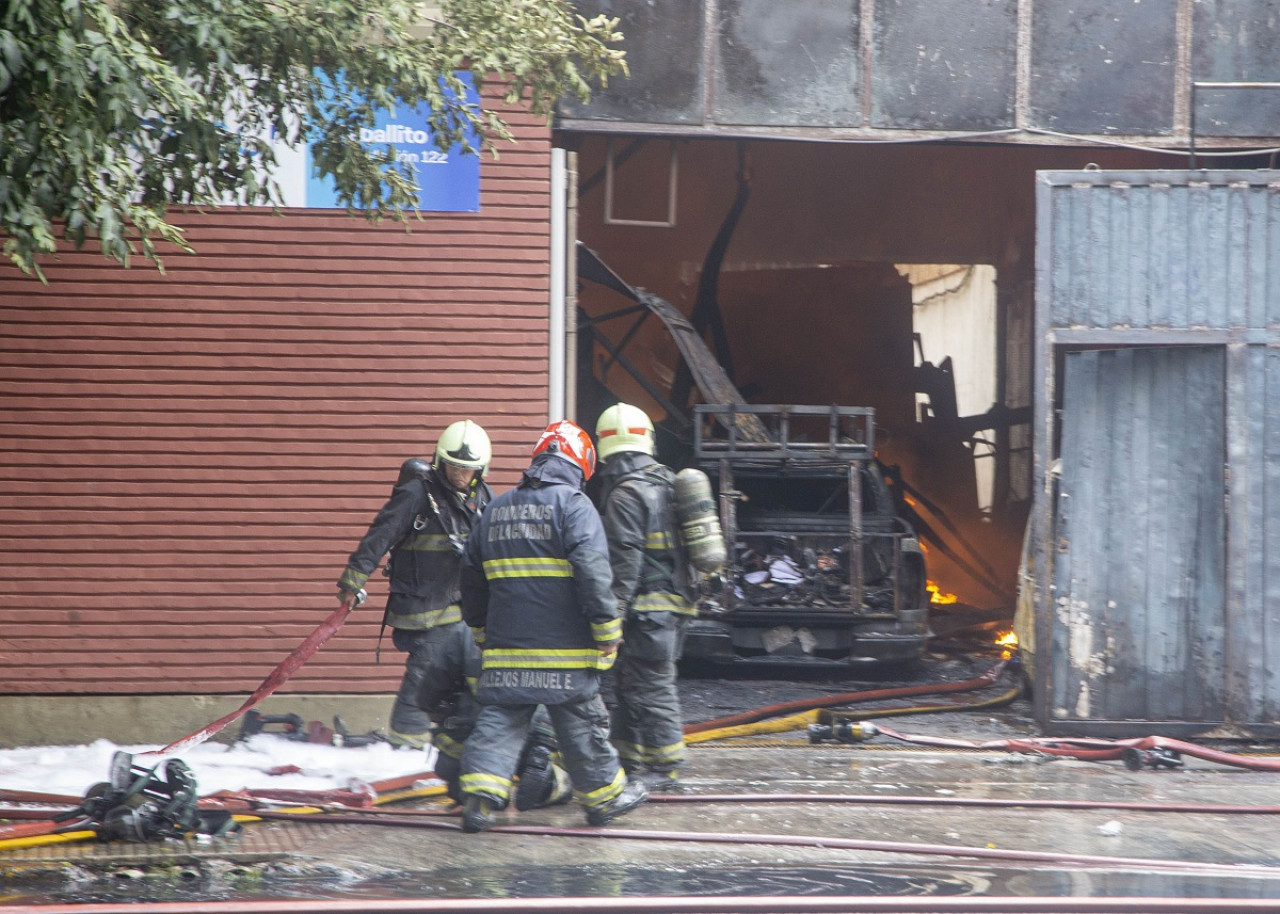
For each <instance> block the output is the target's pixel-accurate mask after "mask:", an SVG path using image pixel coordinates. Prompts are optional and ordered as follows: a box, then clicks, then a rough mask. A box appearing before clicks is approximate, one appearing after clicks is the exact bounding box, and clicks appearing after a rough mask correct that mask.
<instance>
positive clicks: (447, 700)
mask: <svg viewBox="0 0 1280 914" xmlns="http://www.w3.org/2000/svg"><path fill="white" fill-rule="evenodd" d="M441 647H442V650H441V651H440V653H439V654H437V655H436V657H435V662H434V663H433V664H432V665H431V667H430V669H428V670H427V673H426V675H425V676H424V677H423V679H422V682H421V684H420V685H419V688H418V705H419V707H421V708H422V709H423V710H424V711H426V712H427V714H428V715H430V717H431V720H432V722H433V723H434V724H435V730H434V731H433V733H432V737H431V742H432V745H434V746H435V748H436V752H437V756H436V762H435V773H436V776H437V777H439V778H440V779H441V780H442V781H444V782H445V788H446V791H447V793H448V795H449V797H450V799H452V800H453V801H454V802H455V803H461V802H462V790H461V785H460V782H459V778H460V776H461V774H462V751H463V747H464V746H465V744H466V741H467V737H469V736H470V735H471V731H472V730H473V729H474V728H475V723H476V716H477V714H478V712H479V710H480V708H479V705H477V704H476V700H475V688H476V683H477V681H478V680H479V678H480V665H481V654H480V648H479V646H478V645H477V644H476V642H475V639H474V638H473V637H472V635H471V630H470V629H469V628H467V627H466V626H465V625H453V626H450V632H449V635H448V638H447V640H446V641H445V642H444V643H443V644H442V645H441ZM555 758H556V740H555V731H554V730H553V729H552V727H551V718H550V717H549V716H548V715H547V711H546V709H545V708H539V709H538V712H537V713H536V714H535V715H534V720H533V726H532V727H531V728H530V732H529V736H528V739H527V740H526V742H525V747H524V751H523V752H522V753H521V755H520V763H519V766H518V772H519V774H518V777H517V781H516V795H515V805H516V809H535V808H537V807H540V806H553V805H555V804H557V803H566V802H568V801H569V800H570V799H571V798H572V796H573V790H572V787H571V785H570V783H569V775H568V774H567V773H566V772H565V770H564V768H562V767H561V766H560V765H558V764H556V762H555Z"/></svg>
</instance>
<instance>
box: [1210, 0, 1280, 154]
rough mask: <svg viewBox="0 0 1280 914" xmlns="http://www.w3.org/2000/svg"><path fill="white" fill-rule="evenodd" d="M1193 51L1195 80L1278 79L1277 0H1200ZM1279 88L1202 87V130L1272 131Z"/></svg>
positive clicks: (1278, 119)
mask: <svg viewBox="0 0 1280 914" xmlns="http://www.w3.org/2000/svg"><path fill="white" fill-rule="evenodd" d="M1194 23H1195V24H1194V26H1193V29H1194V32H1193V35H1194V36H1195V37H1194V40H1193V44H1192V52H1191V73H1192V78H1193V79H1194V80H1195V81H1197V82H1280V6H1277V5H1276V2H1275V0H1197V2H1196V4H1195V19H1194ZM1277 124H1280V89H1198V90H1197V91H1196V110H1195V126H1196V133H1197V134H1198V135H1202V136H1260V137H1266V136H1274V135H1275V133H1276V125H1277Z"/></svg>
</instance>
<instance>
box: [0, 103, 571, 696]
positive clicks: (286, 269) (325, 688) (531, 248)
mask: <svg viewBox="0 0 1280 914" xmlns="http://www.w3.org/2000/svg"><path fill="white" fill-rule="evenodd" d="M489 103H491V104H498V103H499V100H498V99H497V98H496V97H494V98H490V99H489ZM505 115H506V116H507V117H508V118H509V120H510V123H512V125H513V126H514V128H515V133H516V136H517V139H518V143H517V144H516V145H513V146H507V147H504V149H503V151H502V157H501V159H500V160H497V161H494V160H493V159H491V158H486V159H485V160H484V162H483V163H482V165H481V206H480V211H479V212H478V213H428V214H424V219H423V220H422V221H417V220H414V221H412V222H411V224H410V226H409V227H408V229H406V228H405V227H404V226H400V225H396V224H391V223H384V224H382V225H371V224H369V223H367V222H366V221H365V220H363V219H362V218H359V217H348V216H346V215H345V214H344V213H340V212H334V211H318V210H306V211H301V210H295V211H289V212H288V213H287V215H285V216H283V217H281V216H274V215H271V214H270V213H269V212H267V211H265V210H251V211H239V212H237V211H235V210H224V211H217V212H212V213H209V214H207V215H183V214H177V215H176V218H177V221H178V223H179V224H180V225H182V226H184V227H186V228H187V230H188V237H189V239H190V241H191V242H192V244H193V245H194V246H195V248H196V249H197V251H198V252H199V254H198V256H194V257H192V256H187V255H184V254H180V253H172V254H170V255H169V256H168V257H166V258H165V268H166V273H165V274H164V275H161V274H160V273H158V272H157V271H155V270H154V269H152V268H151V267H150V266H148V265H142V264H135V265H134V266H133V267H132V268H131V269H129V270H127V271H126V270H123V269H121V268H120V267H119V266H116V265H114V264H111V263H108V262H105V261H104V260H103V259H102V258H101V257H99V256H95V255H92V254H88V253H84V254H73V255H67V256H64V257H63V258H62V259H61V261H60V262H57V263H52V264H49V265H48V267H47V273H48V276H49V279H50V282H49V285H48V286H42V285H41V284H40V283H39V282H37V281H36V280H34V279H30V278H25V277H22V276H21V274H19V273H18V272H17V271H16V270H14V269H12V268H11V269H10V270H8V271H6V272H3V273H0V333H2V334H3V337H2V342H0V423H2V426H0V431H2V432H3V436H4V448H3V453H2V454H0V588H2V589H3V592H4V593H5V594H6V598H5V599H4V600H3V601H0V694H10V695H13V694H24V695H36V694H43V695H72V694H87V695H107V694H118V695H124V694H157V693H181V694H204V693H209V694H216V693H237V692H245V691H249V690H251V689H252V688H254V687H255V686H256V685H257V684H258V683H259V681H260V680H261V679H262V677H263V676H264V675H265V674H266V673H267V672H269V671H270V670H271V669H272V668H273V667H274V666H275V665H276V664H277V663H278V662H279V661H281V660H282V659H284V657H285V656H287V655H288V653H289V652H290V651H291V650H292V649H293V648H294V647H296V646H297V645H298V644H299V643H300V642H301V641H302V640H303V639H304V638H305V637H306V635H307V634H308V633H309V632H311V630H312V629H313V628H314V627H315V626H316V625H317V624H318V623H319V622H320V621H321V620H322V619H324V617H325V616H326V615H327V614H328V613H330V612H331V611H332V610H333V609H334V608H335V607H336V606H337V603H336V600H335V594H336V587H335V582H336V580H337V578H338V575H339V574H340V573H341V571H342V569H343V567H344V566H345V564H346V558H347V555H348V553H349V552H350V551H351V549H352V548H353V547H354V546H355V544H356V542H357V540H358V539H359V537H360V536H361V535H362V534H363V532H364V530H365V528H366V526H367V524H368V522H369V521H370V520H371V519H372V517H373V515H374V513H375V512H376V511H377V510H378V508H380V507H381V505H382V503H383V501H384V500H385V499H386V497H387V495H388V494H389V493H390V491H391V487H392V485H393V483H394V482H395V479H396V475H397V472H398V470H399V465H400V463H401V461H402V460H404V459H405V458H407V457H412V456H427V457H429V456H430V455H431V453H432V450H433V448H434V442H435V438H436V436H437V435H438V434H439V432H440V431H441V430H442V429H443V428H444V426H445V425H446V424H448V423H449V422H451V421H453V420H454V419H456V418H460V417H464V416H466V417H471V418H474V419H476V420H477V421H479V422H480V423H481V424H482V425H484V426H485V427H486V428H487V429H488V431H489V433H490V435H491V437H492V438H493V441H494V446H495V462H494V470H493V472H492V474H491V481H493V482H494V484H495V487H496V488H497V489H499V490H500V489H502V488H505V487H506V486H508V485H510V484H511V483H512V482H513V481H514V480H515V479H516V478H517V476H518V471H519V469H521V468H523V467H524V466H525V465H526V460H527V455H528V453H529V450H530V448H531V447H532V444H533V442H534V441H535V440H536V438H537V434H538V432H539V431H540V430H541V429H542V428H543V427H544V426H545V422H546V411H547V398H548V362H547V335H548V329H549V325H548V316H549V315H548V301H549V283H550V281H549V263H548V246H549V213H550V183H549V162H550V133H549V129H548V127H547V125H546V124H545V123H544V122H543V121H541V120H540V119H535V118H532V117H530V116H528V115H527V114H525V113H523V112H519V111H507V112H505ZM370 591H371V594H372V598H371V600H370V602H369V603H367V604H366V605H365V607H364V608H362V609H360V610H357V611H356V612H355V613H354V614H353V615H352V617H351V620H350V621H349V622H348V623H347V625H346V627H345V628H344V629H343V630H342V631H341V632H339V633H338V635H337V636H336V637H335V638H334V639H333V640H331V641H330V642H329V643H328V644H327V645H325V647H324V649H323V650H322V651H321V652H320V653H319V654H318V655H317V656H316V657H315V658H313V659H312V660H311V661H310V662H309V663H307V664H306V665H305V666H304V667H303V668H302V669H301V670H300V671H299V672H298V673H297V674H296V675H295V676H294V678H293V680H292V681H291V682H290V683H289V684H288V686H287V687H286V689H285V691H290V690H294V691H311V692H341V693H370V692H386V691H391V690H394V688H395V687H396V685H397V684H398V682H399V678H400V673H401V671H402V667H401V663H400V661H399V659H398V657H397V655H396V654H395V652H394V650H392V651H390V657H389V658H388V657H387V656H384V657H383V662H382V664H381V665H375V663H374V656H373V646H374V643H375V641H376V639H377V634H378V627H379V622H380V619H381V615H382V606H383V603H384V600H385V596H386V586H385V583H384V581H383V579H382V578H381V577H377V576H375V578H374V579H373V580H371V582H370ZM389 646H390V645H389V638H388V639H387V642H386V643H385V644H384V647H388V648H389Z"/></svg>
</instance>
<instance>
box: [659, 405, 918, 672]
mask: <svg viewBox="0 0 1280 914" xmlns="http://www.w3.org/2000/svg"><path fill="white" fill-rule="evenodd" d="M694 412H695V417H696V422H695V423H694V460H695V461H696V462H697V464H698V465H699V466H700V467H701V468H702V469H703V470H704V471H705V472H706V473H707V475H708V476H709V477H711V480H712V483H713V486H714V487H715V489H716V492H717V496H718V500H719V506H720V520H721V525H722V526H723V528H724V535H725V540H726V551H727V553H728V556H729V562H728V565H727V567H726V569H725V573H724V576H723V577H724V586H723V587H722V589H721V590H720V591H719V592H718V593H714V594H711V595H708V596H706V597H704V598H703V599H702V600H701V601H700V602H699V612H698V617H697V619H696V620H695V621H694V622H693V623H692V624H691V626H690V628H689V631H688V634H687V638H686V642H685V651H684V657H685V659H686V660H706V661H714V662H733V663H757V664H761V663H764V664H783V665H792V664H803V665H815V664H816V665H831V666H839V667H849V666H867V665H876V664H884V663H896V662H907V661H911V660H914V659H917V658H918V657H919V656H920V655H921V652H922V651H923V648H924V643H925V639H926V636H927V617H928V606H929V600H928V591H927V589H926V576H925V566H924V554H923V552H922V550H921V548H920V543H919V541H918V540H917V539H916V536H915V534H914V531H913V530H912V529H911V527H910V526H909V525H908V524H907V523H906V522H905V521H904V520H902V519H901V518H900V517H898V516H897V513H896V511H895V509H894V503H893V499H892V496H891V494H890V492H889V490H888V487H887V486H886V485H885V482H884V479H883V477H882V476H881V474H880V471H879V467H878V465H877V464H876V461H875V439H874V434H875V432H874V411H873V410H871V409H867V408H862V407H849V406H798V405H744V404H723V405H701V406H697V407H695V411H694ZM744 429H745V430H746V433H745V434H744ZM761 430H763V432H764V434H763V435H761V434H760V431H761Z"/></svg>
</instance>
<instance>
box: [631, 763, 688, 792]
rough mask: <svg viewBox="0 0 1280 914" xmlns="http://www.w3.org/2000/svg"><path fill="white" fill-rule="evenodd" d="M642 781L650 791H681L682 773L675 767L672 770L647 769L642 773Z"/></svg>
mask: <svg viewBox="0 0 1280 914" xmlns="http://www.w3.org/2000/svg"><path fill="white" fill-rule="evenodd" d="M640 783H642V784H644V786H645V787H646V788H647V789H648V791H649V793H679V792H680V789H681V787H680V774H679V772H677V771H676V770H675V769H674V768H673V769H671V770H670V771H646V772H644V773H643V774H641V775H640Z"/></svg>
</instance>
